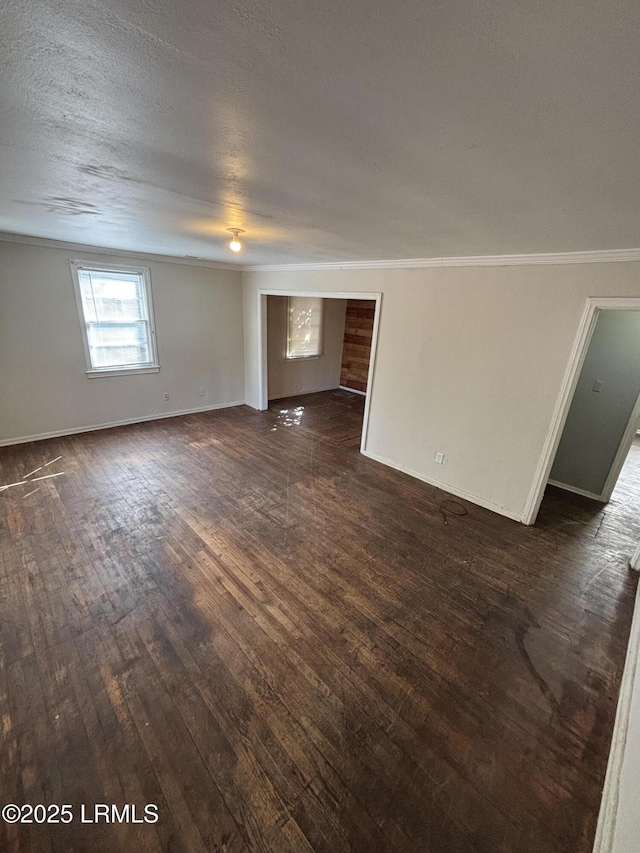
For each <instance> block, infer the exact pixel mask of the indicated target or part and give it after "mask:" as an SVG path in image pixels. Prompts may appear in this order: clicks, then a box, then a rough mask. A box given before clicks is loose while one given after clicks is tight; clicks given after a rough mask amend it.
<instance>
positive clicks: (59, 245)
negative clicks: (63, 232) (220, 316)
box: [0, 231, 242, 272]
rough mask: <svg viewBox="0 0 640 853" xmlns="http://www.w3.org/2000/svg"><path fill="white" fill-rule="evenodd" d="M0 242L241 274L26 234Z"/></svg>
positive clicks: (202, 261)
mask: <svg viewBox="0 0 640 853" xmlns="http://www.w3.org/2000/svg"><path fill="white" fill-rule="evenodd" d="M0 242H3V243H22V244H25V245H27V246H41V247H44V248H48V249H65V250H67V251H72V252H88V253H90V254H92V255H112V256H113V257H118V258H134V259H135V260H140V261H155V262H156V263H163V264H186V265H187V266H192V267H208V268H209V269H215V270H231V271H233V272H242V267H241V266H240V264H225V263H221V262H219V261H209V260H207V259H206V258H186V257H184V256H183V257H179V256H176V255H156V254H153V253H152V252H131V251H129V250H128V249H109V248H107V247H105V246H91V245H89V244H88V243H67V242H65V241H64V240H50V239H49V238H47V237H31V236H29V235H28V234H12V233H11V232H9V231H0Z"/></svg>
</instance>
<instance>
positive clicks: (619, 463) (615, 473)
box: [602, 394, 640, 502]
mask: <svg viewBox="0 0 640 853" xmlns="http://www.w3.org/2000/svg"><path fill="white" fill-rule="evenodd" d="M639 420H640V394H638V397H637V399H636V402H635V404H634V406H633V409H632V411H631V417H630V418H629V422H628V423H627V426H626V427H625V431H624V432H623V434H622V438H621V439H620V444H619V445H618V449H617V451H616V455H615V456H614V459H613V463H612V464H611V469H610V470H609V473H608V475H607V479H606V480H605V483H604V487H603V489H602V500H603V501H605V502H608V501H609V500H610V499H611V495H612V494H613V490H614V489H615V487H616V483H617V482H618V477H619V476H620V472H621V471H622V468H623V466H624V463H625V462H626V461H627V456H628V455H629V451H630V450H631V445H632V444H633V440H634V438H635V437H636V432H637V426H638V421H639Z"/></svg>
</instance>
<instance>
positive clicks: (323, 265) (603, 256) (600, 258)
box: [0, 231, 640, 272]
mask: <svg viewBox="0 0 640 853" xmlns="http://www.w3.org/2000/svg"><path fill="white" fill-rule="evenodd" d="M0 242H4V243H23V244H26V245H30V246H44V247H46V248H49V249H66V250H68V251H73V252H90V253H92V254H94V255H113V256H114V257H123V258H135V259H136V260H148V261H155V262H157V263H165V264H186V265H187V266H195V267H208V268H210V269H218V270H231V271H232V272H306V271H312V270H393V269H429V268H433V267H511V266H535V265H538V264H602V263H627V262H629V261H640V248H639V249H603V250H599V251H591V252H556V253H547V254H544V253H542V254H537V255H475V256H468V257H459V258H399V259H395V260H380V261H324V262H317V263H290V264H288V263H280V264H244V265H243V264H227V263H222V262H220V261H211V260H207V259H206V258H190V257H184V256H182V257H179V256H176V255H158V254H153V253H152V252H134V251H129V250H127V249H110V248H108V247H105V246H92V245H90V244H88V243H67V242H65V241H64V240H51V239H49V238H47V237H32V236H30V235H28V234H12V233H11V232H9V231H0Z"/></svg>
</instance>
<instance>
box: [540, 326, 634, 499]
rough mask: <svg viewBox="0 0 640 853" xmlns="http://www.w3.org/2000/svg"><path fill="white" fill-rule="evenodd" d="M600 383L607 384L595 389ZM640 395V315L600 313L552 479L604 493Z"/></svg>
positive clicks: (570, 410)
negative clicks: (598, 389)
mask: <svg viewBox="0 0 640 853" xmlns="http://www.w3.org/2000/svg"><path fill="white" fill-rule="evenodd" d="M596 382H600V383H602V387H601V390H600V391H594V390H593V389H594V385H595V383H596ZM638 394H640V311H618V310H607V311H601V312H600V314H599V315H598V319H597V321H596V326H595V329H594V332H593V337H592V338H591V342H590V344H589V349H588V350H587V355H586V357H585V360H584V364H583V366H582V370H581V372H580V377H579V379H578V384H577V386H576V390H575V394H574V396H573V400H572V402H571V407H570V409H569V414H568V416H567V421H566V424H565V427H564V430H563V433H562V438H561V439H560V444H559V445H558V451H557V453H556V457H555V460H554V463H553V468H552V469H551V480H553V481H554V482H557V483H562V484H563V485H567V486H570V487H573V488H575V489H580V490H582V491H585V492H589V493H591V494H593V495H600V494H602V491H603V489H604V485H605V482H606V479H607V475H608V474H609V471H610V469H611V466H612V464H613V460H614V458H615V455H616V452H617V450H618V447H619V445H620V441H621V439H622V436H623V433H624V431H625V429H626V428H627V424H628V423H629V418H630V417H631V414H632V412H633V407H634V406H635V403H636V400H637V399H638Z"/></svg>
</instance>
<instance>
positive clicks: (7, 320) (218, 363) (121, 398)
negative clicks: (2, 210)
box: [0, 242, 244, 444]
mask: <svg viewBox="0 0 640 853" xmlns="http://www.w3.org/2000/svg"><path fill="white" fill-rule="evenodd" d="M70 257H79V258H82V259H83V260H89V261H90V260H94V261H97V262H99V263H102V264H104V263H115V264H119V265H124V264H126V263H127V259H126V258H123V257H122V256H121V255H118V256H115V257H109V256H107V255H104V254H99V255H92V254H91V253H90V252H78V251H77V250H73V249H70V250H65V249H57V248H56V249H53V248H47V247H42V246H32V245H26V244H18V243H5V242H2V243H0V443H5V444H6V443H11V441H13V440H18V439H22V438H25V437H29V436H41V435H48V434H51V433H56V432H57V433H61V432H65V431H72V430H78V429H82V428H83V427H91V426H98V425H100V424H111V423H114V422H119V421H127V420H135V419H145V418H148V417H152V416H157V415H160V414H162V413H167V414H168V413H171V412H181V411H185V410H190V409H197V408H204V407H214V406H217V405H226V404H233V403H238V402H242V401H243V398H244V387H243V385H244V377H243V342H242V288H241V277H240V273H239V272H234V271H226V270H218V269H212V268H207V267H198V266H190V265H187V264H179V263H165V262H159V261H148V262H147V261H141V260H140V259H139V258H136V259H135V260H132V263H133V264H134V265H135V266H140V265H145V266H149V267H150V269H151V286H152V291H153V302H154V308H155V319H156V333H157V341H158V352H159V357H160V372H159V373H149V374H141V375H135V376H112V377H107V376H104V377H98V378H95V379H93V378H92V379H89V378H88V377H87V375H86V373H85V371H86V362H85V357H84V350H83V346H82V338H81V332H80V321H79V318H78V309H77V307H76V302H75V296H74V290H73V284H72V280H71V272H70V269H69V258H70ZM199 388H205V389H206V393H205V396H204V397H201V396H199V395H198V389H199ZM163 392H168V394H169V400H168V402H164V401H163V396H162V395H163Z"/></svg>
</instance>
